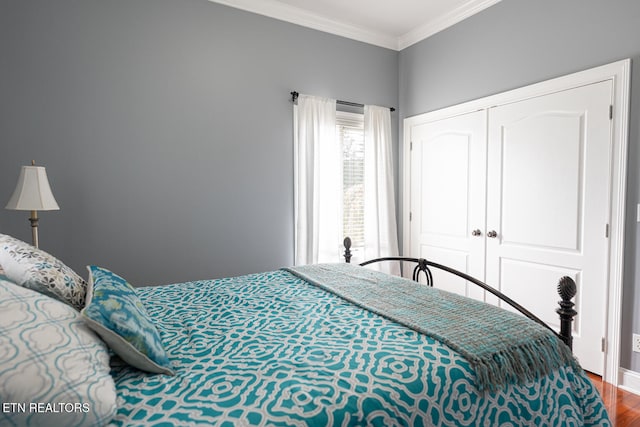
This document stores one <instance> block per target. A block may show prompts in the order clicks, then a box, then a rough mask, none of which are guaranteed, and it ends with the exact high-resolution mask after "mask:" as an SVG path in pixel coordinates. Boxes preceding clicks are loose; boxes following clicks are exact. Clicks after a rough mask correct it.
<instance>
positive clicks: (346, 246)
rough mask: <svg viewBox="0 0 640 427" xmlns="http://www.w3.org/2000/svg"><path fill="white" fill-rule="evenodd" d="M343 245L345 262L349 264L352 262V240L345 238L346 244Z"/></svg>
mask: <svg viewBox="0 0 640 427" xmlns="http://www.w3.org/2000/svg"><path fill="white" fill-rule="evenodd" d="M342 244H343V245H344V255H343V256H344V260H345V261H346V262H348V263H350V262H351V238H349V237H345V238H344V242H342Z"/></svg>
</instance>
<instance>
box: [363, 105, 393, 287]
mask: <svg viewBox="0 0 640 427" xmlns="http://www.w3.org/2000/svg"><path fill="white" fill-rule="evenodd" d="M364 142H365V150H364V162H365V163H364V241H365V248H364V259H365V260H368V259H373V258H381V257H386V256H397V255H398V231H397V228H396V227H397V226H396V200H395V191H394V186H393V155H392V140H391V112H390V111H389V108H385V107H377V106H373V105H365V107H364ZM374 265H378V266H379V267H378V268H379V269H380V270H382V271H385V272H387V273H391V274H396V275H400V266H399V263H397V262H384V263H379V264H374Z"/></svg>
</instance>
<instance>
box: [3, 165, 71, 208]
mask: <svg viewBox="0 0 640 427" xmlns="http://www.w3.org/2000/svg"><path fill="white" fill-rule="evenodd" d="M6 209H13V210H18V211H55V210H58V209H60V207H59V206H58V203H57V202H56V199H55V198H54V197H53V193H52V192H51V187H50V186H49V180H48V179H47V171H46V170H45V168H44V167H43V166H22V169H21V170H20V176H19V177H18V184H17V185H16V189H15V190H14V192H13V194H12V195H11V198H10V199H9V203H7V206H6Z"/></svg>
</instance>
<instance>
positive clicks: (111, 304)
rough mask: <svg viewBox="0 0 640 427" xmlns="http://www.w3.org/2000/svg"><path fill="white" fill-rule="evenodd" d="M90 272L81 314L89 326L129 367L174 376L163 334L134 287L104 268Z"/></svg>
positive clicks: (94, 268) (97, 268)
mask: <svg viewBox="0 0 640 427" xmlns="http://www.w3.org/2000/svg"><path fill="white" fill-rule="evenodd" d="M87 269H88V270H89V286H88V288H87V302H86V305H85V307H84V309H83V310H82V312H81V314H82V316H83V317H84V319H85V321H86V322H87V324H88V325H89V327H90V328H91V329H93V330H94V331H96V332H97V333H98V335H100V336H101V337H102V339H103V340H104V341H105V342H106V343H107V344H108V345H109V347H111V349H112V350H113V351H114V352H115V353H116V354H117V355H118V356H120V357H121V358H122V360H124V361H125V362H127V363H128V364H129V365H131V366H134V367H136V368H138V369H141V370H143V371H147V372H155V373H161V374H168V375H173V371H172V370H171V369H170V366H171V363H170V362H169V358H168V357H167V353H166V352H165V350H164V347H163V345H162V340H161V338H160V333H159V332H158V330H157V329H156V327H155V325H154V324H153V322H152V321H151V319H150V318H149V315H148V314H147V311H146V310H145V309H144V306H143V305H142V302H141V301H140V299H139V298H138V296H137V295H136V293H135V291H134V289H133V287H132V286H131V285H130V284H129V283H127V281H126V280H124V279H123V278H122V277H120V276H118V275H117V274H115V273H112V272H111V271H109V270H107V269H105V268H101V267H96V266H93V265H90V266H88V267H87Z"/></svg>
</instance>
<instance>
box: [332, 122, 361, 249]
mask: <svg viewBox="0 0 640 427" xmlns="http://www.w3.org/2000/svg"><path fill="white" fill-rule="evenodd" d="M336 136H337V138H338V142H339V143H340V147H341V151H342V223H343V225H342V233H343V236H344V237H346V236H348V237H350V238H351V241H352V244H353V250H355V251H356V252H357V251H358V250H359V249H360V250H361V249H362V248H363V247H364V116H363V115H362V114H355V113H346V112H342V111H338V112H336Z"/></svg>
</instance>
